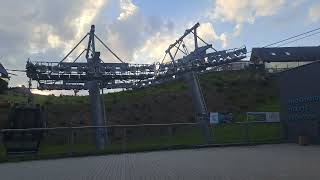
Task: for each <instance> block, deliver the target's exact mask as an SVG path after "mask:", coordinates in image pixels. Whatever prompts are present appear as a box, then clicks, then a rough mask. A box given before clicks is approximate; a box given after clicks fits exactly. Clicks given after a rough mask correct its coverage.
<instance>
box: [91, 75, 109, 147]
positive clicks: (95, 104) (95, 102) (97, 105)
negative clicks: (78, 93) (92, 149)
mask: <svg viewBox="0 0 320 180" xmlns="http://www.w3.org/2000/svg"><path fill="white" fill-rule="evenodd" d="M88 86H89V95H90V101H91V113H92V119H93V122H94V126H104V125H105V120H104V115H103V113H104V110H103V105H102V100H101V95H100V89H99V83H98V81H90V82H88ZM105 134H106V131H105V128H97V129H96V130H95V143H96V147H97V150H103V149H104V147H105V144H106V138H105V137H106V136H105Z"/></svg>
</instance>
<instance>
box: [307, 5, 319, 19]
mask: <svg viewBox="0 0 320 180" xmlns="http://www.w3.org/2000/svg"><path fill="white" fill-rule="evenodd" d="M309 18H310V20H311V21H312V22H316V21H318V20H320V3H317V4H314V5H313V6H311V8H310V9H309Z"/></svg>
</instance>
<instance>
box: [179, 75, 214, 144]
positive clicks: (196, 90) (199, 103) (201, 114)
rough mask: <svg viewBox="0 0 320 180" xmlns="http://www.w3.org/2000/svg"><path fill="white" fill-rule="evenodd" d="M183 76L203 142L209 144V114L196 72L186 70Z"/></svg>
mask: <svg viewBox="0 0 320 180" xmlns="http://www.w3.org/2000/svg"><path fill="white" fill-rule="evenodd" d="M184 78H185V80H186V81H187V84H188V86H189V89H190V92H191V96H192V101H193V104H194V106H195V109H196V120H197V121H198V122H199V123H200V124H201V126H202V130H203V135H204V139H205V142H206V143H207V144H209V143H210V142H211V140H210V130H209V116H208V111H207V106H206V102H205V100H204V97H203V94H202V91H201V86H200V83H199V80H198V76H197V74H196V72H193V71H192V72H188V73H186V74H184Z"/></svg>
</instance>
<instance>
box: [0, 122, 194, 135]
mask: <svg viewBox="0 0 320 180" xmlns="http://www.w3.org/2000/svg"><path fill="white" fill-rule="evenodd" d="M198 124H199V123H169V124H132V125H107V126H76V127H52V128H26V129H1V130H0V133H4V132H13V131H46V130H68V129H94V128H119V127H120V128H121V127H122V128H127V127H155V126H179V125H198Z"/></svg>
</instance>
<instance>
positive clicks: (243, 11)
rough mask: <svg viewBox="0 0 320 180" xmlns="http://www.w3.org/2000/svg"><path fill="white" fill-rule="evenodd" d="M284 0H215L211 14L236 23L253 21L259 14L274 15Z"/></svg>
mask: <svg viewBox="0 0 320 180" xmlns="http://www.w3.org/2000/svg"><path fill="white" fill-rule="evenodd" d="M284 3H285V0H273V1H272V2H271V1H270V0H259V1H257V0H242V1H238V0H217V1H216V2H215V8H214V10H213V12H212V13H211V16H212V17H213V18H215V19H220V18H221V19H222V20H225V21H233V22H236V23H244V22H248V23H253V22H254V21H255V19H256V18H257V17H259V16H272V15H275V14H276V13H277V12H278V11H279V10H280V8H281V7H282V6H283V5H284Z"/></svg>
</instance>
